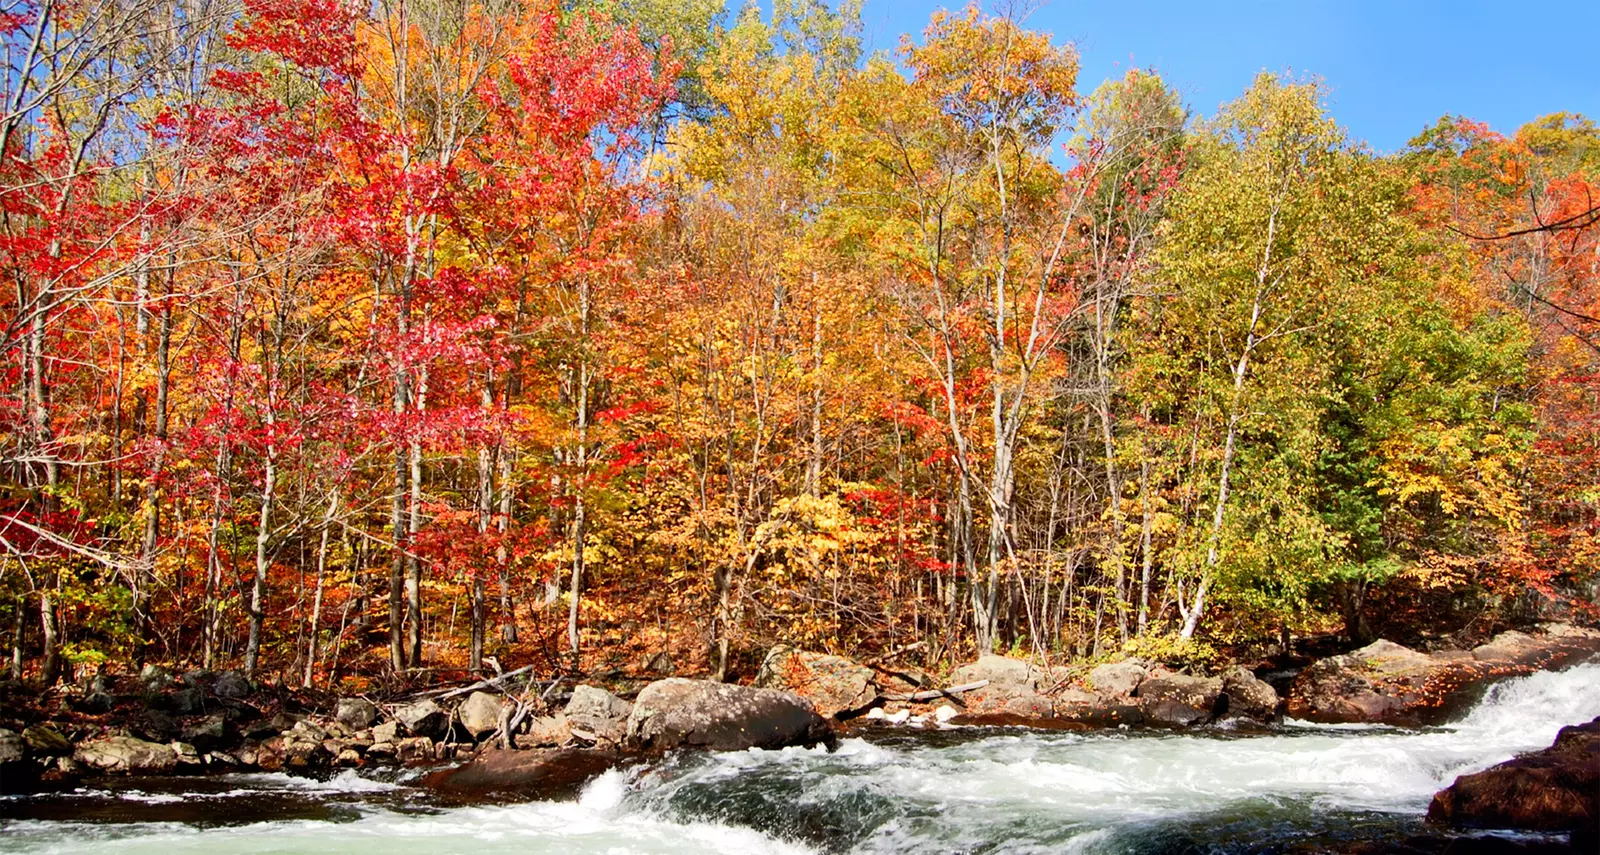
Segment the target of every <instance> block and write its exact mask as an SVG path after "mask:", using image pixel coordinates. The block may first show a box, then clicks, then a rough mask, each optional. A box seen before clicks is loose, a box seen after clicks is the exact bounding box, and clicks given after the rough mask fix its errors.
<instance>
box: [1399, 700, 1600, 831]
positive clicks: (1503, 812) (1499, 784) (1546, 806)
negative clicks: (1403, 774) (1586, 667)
mask: <svg viewBox="0 0 1600 855" xmlns="http://www.w3.org/2000/svg"><path fill="white" fill-rule="evenodd" d="M1597 801H1600V718H1597V719H1595V720H1594V721H1591V722H1589V723H1587V724H1579V725H1573V726H1570V727H1564V728H1562V729H1561V732H1560V734H1559V735H1557V736H1556V740H1555V742H1554V743H1553V744H1552V745H1551V746H1550V747H1549V748H1546V749H1544V750H1542V751H1536V752H1533V753H1530V754H1524V755H1522V756H1521V757H1517V758H1514V759H1512V760H1507V761H1506V762H1504V763H1501V764H1500V765H1498V766H1494V767H1492V768H1489V769H1486V770H1484V771H1482V772H1477V773H1474V774H1471V775H1462V776H1461V777H1459V778H1457V779H1456V780H1455V783H1453V784H1451V785H1450V786H1449V787H1447V788H1445V789H1444V790H1441V791H1440V792H1439V793H1438V794H1437V795H1435V796H1434V797H1433V803H1432V804H1430V805H1429V806H1428V821H1429V822H1430V823H1434V824H1437V825H1450V826H1456V827H1465V828H1503V829H1517V830H1522V831H1571V832H1575V833H1574V836H1573V845H1574V847H1575V850H1576V851H1600V847H1596V848H1595V849H1587V850H1577V847H1579V845H1580V844H1581V843H1587V844H1590V845H1593V844H1595V843H1600V835H1596V829H1597V824H1600V811H1597V808H1600V805H1597ZM1580 837H1581V838H1583V839H1582V840H1580Z"/></svg>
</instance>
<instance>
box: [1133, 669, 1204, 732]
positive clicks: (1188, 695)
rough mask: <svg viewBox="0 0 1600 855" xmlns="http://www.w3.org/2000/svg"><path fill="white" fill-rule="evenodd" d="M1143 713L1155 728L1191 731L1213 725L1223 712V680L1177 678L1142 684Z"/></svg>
mask: <svg viewBox="0 0 1600 855" xmlns="http://www.w3.org/2000/svg"><path fill="white" fill-rule="evenodd" d="M1138 696H1139V711H1140V712H1142V713H1144V717H1145V720H1146V721H1148V722H1152V723H1155V724H1167V725H1177V726H1180V727H1187V726H1190V725H1195V724H1204V723H1206V722H1208V721H1211V720H1212V719H1213V718H1215V717H1216V715H1217V714H1218V713H1219V712H1220V711H1221V709H1222V707H1223V705H1222V680H1221V679H1220V678H1216V677H1186V676H1183V675H1181V674H1173V675H1171V676H1167V677H1156V678H1153V679H1149V680H1145V681H1144V682H1143V683H1140V684H1139V692H1138Z"/></svg>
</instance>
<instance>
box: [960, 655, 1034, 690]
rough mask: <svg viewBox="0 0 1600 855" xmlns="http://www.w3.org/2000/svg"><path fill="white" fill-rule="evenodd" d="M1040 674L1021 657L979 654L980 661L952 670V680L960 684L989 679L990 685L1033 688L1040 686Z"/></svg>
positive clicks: (995, 686)
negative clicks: (1012, 657)
mask: <svg viewBox="0 0 1600 855" xmlns="http://www.w3.org/2000/svg"><path fill="white" fill-rule="evenodd" d="M1040 676H1041V675H1040V673H1039V670H1038V669H1036V668H1034V667H1033V666H1032V665H1031V664H1029V663H1027V662H1024V661H1022V660H1021V659H1011V658H1008V657H1005V656H979V657H978V661H976V662H972V663H968V664H966V665H962V666H961V667H960V668H957V669H956V670H954V671H952V672H950V682H951V684H952V685H957V686H959V685H965V684H967V683H977V682H979V681H982V680H988V681H989V686H990V687H994V688H998V687H1001V686H1009V687H1013V688H1019V689H1023V688H1025V689H1029V690H1032V689H1036V688H1038V685H1039V677H1040Z"/></svg>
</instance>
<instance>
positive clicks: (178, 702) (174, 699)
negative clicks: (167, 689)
mask: <svg viewBox="0 0 1600 855" xmlns="http://www.w3.org/2000/svg"><path fill="white" fill-rule="evenodd" d="M164 701H165V704H166V707H167V709H169V710H171V711H172V712H174V713H176V714H178V715H194V714H195V713H198V712H200V711H201V710H203V709H205V705H206V693H205V690H204V689H200V688H197V687H195V686H188V687H185V688H182V689H179V690H177V691H176V692H172V693H171V694H168V695H167V696H166V698H165V699H164Z"/></svg>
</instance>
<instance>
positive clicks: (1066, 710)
mask: <svg viewBox="0 0 1600 855" xmlns="http://www.w3.org/2000/svg"><path fill="white" fill-rule="evenodd" d="M1055 717H1056V719H1057V720H1059V721H1063V722H1070V723H1072V724H1079V725H1083V726H1085V727H1091V728H1102V727H1121V726H1124V725H1126V726H1128V727H1137V726H1139V725H1142V724H1144V723H1145V719H1144V710H1143V709H1141V708H1140V706H1139V705H1138V704H1133V703H1116V702H1106V701H1103V700H1097V702H1096V703H1093V704H1081V705H1065V704H1060V703H1058V704H1056V707H1055Z"/></svg>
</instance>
